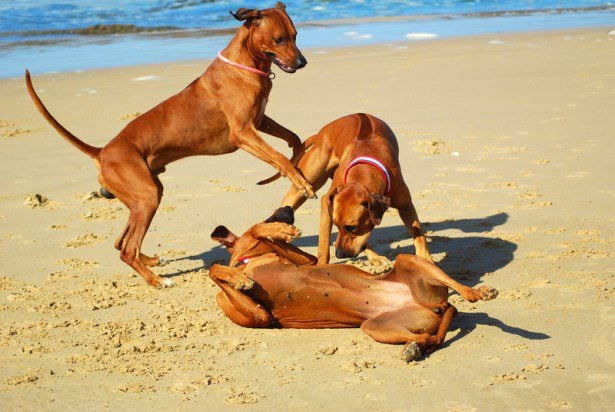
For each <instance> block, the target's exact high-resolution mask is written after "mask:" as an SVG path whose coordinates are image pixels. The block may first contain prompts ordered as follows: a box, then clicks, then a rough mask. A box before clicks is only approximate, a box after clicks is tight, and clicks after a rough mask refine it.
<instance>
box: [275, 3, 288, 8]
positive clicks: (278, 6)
mask: <svg viewBox="0 0 615 412" xmlns="http://www.w3.org/2000/svg"><path fill="white" fill-rule="evenodd" d="M275 7H276V9H281V10H286V4H284V3H282V2H281V1H278V2H277V3H276V4H275Z"/></svg>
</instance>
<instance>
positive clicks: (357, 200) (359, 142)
mask: <svg viewBox="0 0 615 412" xmlns="http://www.w3.org/2000/svg"><path fill="white" fill-rule="evenodd" d="M303 151H304V152H305V154H304V155H301V157H300V160H299V163H298V164H297V168H298V169H299V170H300V171H301V173H302V174H303V176H304V177H305V178H306V179H307V181H308V182H309V183H310V184H311V185H312V186H313V187H314V190H318V189H320V188H321V187H322V186H323V185H324V184H325V183H326V182H327V180H328V179H329V178H331V179H332V182H331V187H330V188H329V190H328V191H327V193H326V194H325V195H324V196H322V198H321V207H320V209H321V210H320V228H319V231H318V263H321V264H325V263H329V249H330V238H331V228H332V225H333V224H335V225H336V226H337V229H338V235H337V239H336V240H335V255H336V256H337V257H338V258H349V257H355V256H357V255H358V254H359V253H361V252H362V251H365V253H366V254H367V257H368V259H369V260H370V262H372V263H376V264H380V263H383V262H388V261H386V258H384V257H382V256H379V255H378V254H376V252H374V251H373V250H372V249H371V248H370V247H369V244H368V240H369V237H370V235H371V232H372V230H373V229H374V227H375V226H378V225H379V224H380V222H381V220H382V216H383V214H384V212H385V211H386V210H387V208H388V207H389V206H391V207H393V208H395V209H397V210H398V212H399V216H400V217H401V219H402V221H403V222H404V225H405V226H406V227H407V228H408V230H409V231H410V233H411V234H412V236H413V238H414V246H415V250H416V254H417V255H418V256H420V257H422V258H424V259H426V260H428V261H432V259H431V254H430V253H429V248H428V246H427V241H426V239H425V236H424V234H423V231H422V228H421V223H420V221H419V218H418V215H417V212H416V209H415V208H414V204H413V203H412V197H411V196H410V190H409V189H408V186H407V185H406V183H405V182H404V178H403V176H402V171H401V166H400V164H399V146H398V144H397V139H396V138H395V134H394V133H393V131H392V130H391V128H390V127H389V126H388V125H387V124H386V123H385V122H384V121H382V120H380V119H378V118H377V117H375V116H373V115H370V114H365V113H356V114H352V115H348V116H344V117H341V118H339V119H337V120H334V121H333V122H331V123H329V124H327V125H325V126H324V127H323V128H322V129H320V131H319V132H318V133H317V134H316V135H314V136H312V137H310V138H308V139H307V140H306V141H305V142H304V147H303ZM276 178H277V175H276V176H273V177H271V178H269V179H266V180H264V181H262V182H259V183H269V182H271V181H273V180H275V179H276ZM304 202H305V197H304V196H303V195H302V194H301V192H300V191H298V190H297V189H295V188H294V187H291V188H290V190H289V191H288V193H287V194H286V196H284V199H283V200H282V207H284V206H290V207H292V208H293V209H294V210H296V209H297V208H299V207H300V206H301V205H302V204H303V203H304Z"/></svg>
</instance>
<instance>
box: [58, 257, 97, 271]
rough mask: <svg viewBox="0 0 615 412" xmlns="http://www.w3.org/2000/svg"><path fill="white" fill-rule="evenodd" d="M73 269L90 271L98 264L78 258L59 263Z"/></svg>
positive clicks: (59, 261)
mask: <svg viewBox="0 0 615 412" xmlns="http://www.w3.org/2000/svg"><path fill="white" fill-rule="evenodd" d="M57 262H58V263H62V264H64V265H66V266H68V267H70V268H73V269H90V268H93V267H97V266H98V263H96V262H92V261H89V260H83V259H78V258H70V259H61V260H58V261H57Z"/></svg>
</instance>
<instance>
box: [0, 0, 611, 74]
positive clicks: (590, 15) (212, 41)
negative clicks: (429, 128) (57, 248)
mask: <svg viewBox="0 0 615 412" xmlns="http://www.w3.org/2000/svg"><path fill="white" fill-rule="evenodd" d="M285 3H286V6H287V11H288V13H289V15H290V16H291V17H292V19H293V21H294V22H295V23H296V25H297V27H298V29H299V41H298V43H299V45H300V46H301V47H319V46H322V45H327V46H336V45H340V46H341V45H352V44H366V43H377V42H403V41H417V40H423V39H429V38H433V37H447V36H455V35H466V34H482V33H498V32H505V31H526V30H543V29H556V28H574V27H595V26H605V27H609V26H612V25H615V2H609V1H598V0H581V1H579V0H577V1H572V0H570V1H551V0H510V1H502V0H434V1H420V0H411V1H400V0H380V1H377V0H287V1H285ZM274 4H275V1H273V0H272V1H262V0H253V1H248V0H245V1H235V0H149V1H148V0H138V1H137V0H105V1H100V0H36V1H32V0H12V1H11V0H0V77H8V76H17V75H21V74H22V73H23V70H24V68H25V67H29V68H30V69H31V70H32V71H34V72H39V73H40V72H55V71H68V70H83V69H88V68H95V67H109V66H121V65H133V64H143V63H153V62H163V61H174V60H189V59H198V58H208V57H213V56H214V55H215V53H216V52H217V50H219V49H220V48H221V47H223V46H224V45H225V44H226V43H227V42H228V39H229V37H230V36H231V33H232V31H233V30H234V29H235V28H236V27H238V25H239V22H237V21H236V20H234V19H233V18H232V17H231V16H230V14H229V10H236V9H237V8H239V7H249V8H266V7H271V6H273V5H274Z"/></svg>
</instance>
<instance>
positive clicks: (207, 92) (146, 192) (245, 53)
mask: <svg viewBox="0 0 615 412" xmlns="http://www.w3.org/2000/svg"><path fill="white" fill-rule="evenodd" d="M231 14H233V16H234V17H235V18H236V19H237V20H240V21H245V23H244V24H243V26H242V27H241V28H240V29H239V30H238V31H237V34H236V35H235V37H234V38H233V39H232V40H231V42H230V43H229V45H228V46H227V47H226V48H225V49H224V50H223V51H222V52H221V57H219V58H218V59H216V60H214V62H213V63H212V64H211V65H210V66H209V67H208V68H207V70H206V71H205V73H203V75H201V76H200V77H199V78H197V79H196V80H195V81H194V82H192V83H191V84H190V85H189V86H188V87H187V88H185V89H184V90H183V91H181V92H180V93H178V94H176V95H175V96H173V97H171V98H169V99H167V100H165V101H163V102H162V103H160V104H159V105H157V106H156V107H154V108H153V109H151V110H150V111H148V112H146V113H144V114H143V115H141V116H139V117H138V118H136V119H134V120H133V121H131V122H130V123H129V124H128V125H127V126H126V127H125V128H124V129H123V130H122V131H121V132H120V133H119V134H118V135H117V136H116V137H115V138H114V139H113V140H111V141H110V142H109V143H108V144H107V145H106V146H104V147H102V148H98V147H93V146H90V145H88V144H86V143H84V142H83V141H81V140H79V139H78V138H77V137H75V136H74V135H73V134H71V133H70V132H69V131H68V130H66V129H65V128H64V127H63V126H62V125H61V124H60V123H59V122H58V121H56V119H54V118H53V116H52V115H51V114H50V113H49V112H48V111H47V109H46V108H45V106H44V105H43V103H42V102H41V100H40V99H39V97H38V96H37V94H36V92H35V91H34V88H33V86H32V83H31V80H30V74H29V73H28V72H27V71H26V83H27V86H28V92H29V93H30V96H31V97H32V99H33V100H34V103H35V104H36V107H37V108H38V109H39V111H40V112H41V114H42V115H43V117H45V119H46V120H47V121H48V122H49V123H50V124H51V125H52V126H53V127H54V128H55V129H56V130H57V131H58V132H59V133H60V134H61V135H62V136H63V137H64V138H65V139H66V140H68V141H69V142H70V143H72V144H73V145H74V146H76V147H77V148H78V149H79V150H81V151H82V152H84V153H85V154H87V155H88V156H90V157H91V158H92V159H94V161H95V162H96V164H97V166H98V169H99V171H100V173H99V175H98V180H99V182H100V184H101V185H102V186H103V187H104V188H106V189H107V190H108V191H109V192H111V193H112V194H113V195H115V196H117V198H118V199H120V200H121V201H122V203H124V204H125V205H126V206H127V207H128V209H129V210H130V217H129V218H128V224H127V225H126V227H125V228H124V230H123V231H122V233H121V235H120V236H119V238H118V239H117V240H116V241H115V248H116V249H118V250H120V257H121V259H122V260H123V261H124V262H126V263H127V264H128V265H130V266H131V267H132V268H133V269H134V270H136V271H137V272H139V274H140V275H141V276H143V278H144V279H145V280H146V281H147V282H148V283H149V284H150V285H154V286H172V285H173V282H171V280H170V279H166V278H162V277H160V276H157V275H156V274H154V273H153V272H152V271H151V270H150V269H149V268H148V266H155V265H158V264H159V263H160V260H159V259H158V258H156V257H154V258H151V257H148V256H146V255H144V254H142V253H141V244H142V241H143V237H144V236H145V233H146V231H147V229H148V227H149V225H150V222H151V221H152V218H153V217H154V214H155V213H156V209H157V208H158V205H159V204H160V199H161V198H162V183H161V182H160V179H159V178H158V175H159V174H160V173H162V172H164V171H165V166H166V165H167V164H168V163H170V162H172V161H174V160H178V159H181V158H183V157H186V156H194V155H220V154H226V153H232V152H234V151H236V150H237V149H238V148H242V149H244V150H246V151H248V152H249V153H251V154H253V155H254V156H256V157H258V158H259V159H261V160H264V161H265V162H267V163H269V164H270V165H272V166H274V167H275V168H277V169H278V170H279V171H280V173H281V174H283V175H286V176H288V177H289V179H290V181H291V182H292V184H293V185H294V186H296V187H297V191H298V192H301V193H304V194H305V195H306V196H308V197H314V192H313V190H312V187H311V186H310V184H309V183H308V182H306V180H305V179H304V178H303V177H302V176H301V175H300V174H299V173H298V172H297V170H296V169H295V168H294V167H293V165H292V164H291V161H289V160H288V159H287V158H285V157H284V156H283V155H282V154H280V153H278V152H277V151H275V150H274V149H273V148H272V147H271V146H269V145H268V144H267V143H266V142H265V141H264V140H263V139H262V138H261V137H260V136H259V134H258V132H257V131H261V132H264V133H267V134H270V135H272V136H275V137H278V138H281V139H283V140H285V141H286V142H287V143H288V144H289V146H291V147H293V161H295V160H296V157H297V155H298V154H299V149H300V147H301V146H300V145H301V141H300V140H299V138H298V137H297V135H296V134H294V133H293V132H291V131H290V130H288V129H286V128H284V127H282V126H280V125H279V124H277V123H276V122H275V121H273V120H272V119H271V118H269V117H267V116H266V115H265V114H264V112H265V106H266V104H267V98H268V96H269V92H270V90H271V86H272V83H271V80H270V78H269V74H270V73H271V72H270V68H271V63H272V62H273V63H275V64H277V65H278V66H279V67H280V68H281V69H282V70H284V71H286V72H289V73H293V72H295V71H296V70H297V69H300V68H302V67H304V66H305V65H306V64H307V61H306V60H305V58H304V57H303V55H302V54H301V52H300V51H299V50H298V49H297V46H296V45H295V39H296V35H297V31H296V30H295V27H294V26H293V23H292V21H291V20H290V18H289V17H288V15H287V14H286V11H285V6H284V4H282V3H277V5H276V7H275V8H271V9H266V10H248V9H243V8H242V9H239V10H238V11H237V12H236V13H231Z"/></svg>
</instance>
